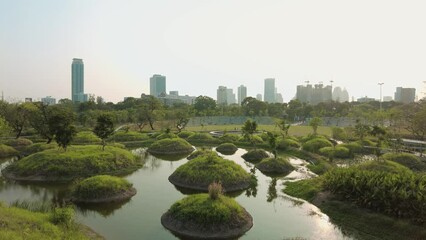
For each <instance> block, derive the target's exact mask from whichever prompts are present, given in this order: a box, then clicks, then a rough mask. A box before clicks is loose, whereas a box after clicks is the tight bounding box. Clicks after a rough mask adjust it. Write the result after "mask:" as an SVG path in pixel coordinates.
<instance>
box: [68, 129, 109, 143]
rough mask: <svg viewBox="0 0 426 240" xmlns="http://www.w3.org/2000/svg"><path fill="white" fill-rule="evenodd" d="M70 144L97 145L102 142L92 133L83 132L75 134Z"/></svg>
mask: <svg viewBox="0 0 426 240" xmlns="http://www.w3.org/2000/svg"><path fill="white" fill-rule="evenodd" d="M72 142H73V143H74V144H99V143H101V142H102V140H101V139H100V138H99V137H98V136H96V134H94V133H93V132H92V131H83V132H79V133H77V134H76V135H75V137H74V139H73V141H72Z"/></svg>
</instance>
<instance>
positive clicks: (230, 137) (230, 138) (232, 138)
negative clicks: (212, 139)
mask: <svg viewBox="0 0 426 240" xmlns="http://www.w3.org/2000/svg"><path fill="white" fill-rule="evenodd" d="M238 139H240V135H237V134H230V133H225V134H223V135H222V136H220V137H219V140H220V141H221V142H223V143H226V142H237V141H238Z"/></svg>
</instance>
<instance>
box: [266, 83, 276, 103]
mask: <svg viewBox="0 0 426 240" xmlns="http://www.w3.org/2000/svg"><path fill="white" fill-rule="evenodd" d="M276 93H277V89H276V88H275V78H267V79H265V87H264V95H263V97H264V99H263V100H264V101H265V102H268V103H274V102H275V96H276Z"/></svg>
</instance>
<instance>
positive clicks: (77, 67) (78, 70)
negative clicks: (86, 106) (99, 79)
mask: <svg viewBox="0 0 426 240" xmlns="http://www.w3.org/2000/svg"><path fill="white" fill-rule="evenodd" d="M71 100H72V101H73V102H87V100H88V96H87V94H85V93H84V64H83V59H80V58H73V59H72V64H71Z"/></svg>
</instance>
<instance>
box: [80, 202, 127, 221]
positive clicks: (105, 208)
mask: <svg viewBox="0 0 426 240" xmlns="http://www.w3.org/2000/svg"><path fill="white" fill-rule="evenodd" d="M130 201H131V199H126V200H124V201H121V202H112V203H78V204H76V207H77V210H78V211H79V213H80V214H81V215H83V216H85V217H87V216H88V215H89V214H94V213H98V214H100V215H101V216H103V217H104V218H106V217H109V216H112V215H114V212H115V211H117V210H119V209H121V208H122V207H123V206H124V205H125V204H127V203H128V202H130Z"/></svg>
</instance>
